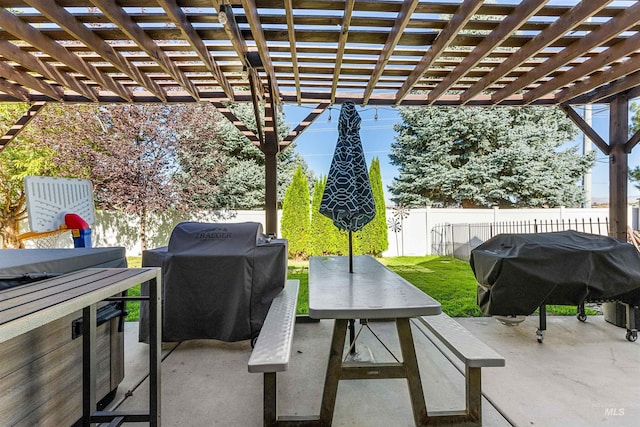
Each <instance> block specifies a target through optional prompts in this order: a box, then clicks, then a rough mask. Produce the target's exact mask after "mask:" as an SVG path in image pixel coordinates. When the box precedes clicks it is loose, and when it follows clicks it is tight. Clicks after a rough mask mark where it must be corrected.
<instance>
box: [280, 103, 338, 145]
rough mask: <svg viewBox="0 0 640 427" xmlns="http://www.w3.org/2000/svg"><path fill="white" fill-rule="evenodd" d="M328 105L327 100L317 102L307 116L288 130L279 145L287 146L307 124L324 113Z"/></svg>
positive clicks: (309, 124)
mask: <svg viewBox="0 0 640 427" xmlns="http://www.w3.org/2000/svg"><path fill="white" fill-rule="evenodd" d="M328 107H329V103H328V102H323V103H321V104H318V106H317V107H316V108H314V109H313V110H311V112H310V113H309V114H308V115H307V117H305V118H304V119H303V120H302V121H301V122H300V123H298V126H296V127H295V128H294V129H293V130H292V131H291V132H289V135H287V136H286V137H285V138H284V139H283V140H282V142H281V143H280V146H282V147H288V146H289V144H291V143H292V142H293V141H295V140H296V138H297V137H299V136H300V135H301V134H302V132H304V131H305V130H306V129H307V128H308V127H309V126H311V124H312V123H313V122H315V121H316V119H317V118H318V117H320V115H321V114H322V113H324V112H325V110H326V109H327V108H328Z"/></svg>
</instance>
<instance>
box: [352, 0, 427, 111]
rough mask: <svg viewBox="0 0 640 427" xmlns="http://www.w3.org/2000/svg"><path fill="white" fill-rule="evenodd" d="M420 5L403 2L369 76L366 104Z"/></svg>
mask: <svg viewBox="0 0 640 427" xmlns="http://www.w3.org/2000/svg"><path fill="white" fill-rule="evenodd" d="M417 6H418V0H405V1H404V2H403V3H402V8H401V9H400V12H398V17H397V18H396V21H395V23H394V24H393V28H391V31H390V32H389V36H388V37H387V41H386V43H385V44H384V47H383V48H382V52H381V53H380V56H379V57H378V61H377V62H376V65H375V67H374V68H373V72H372V73H371V77H370V78H369V83H368V84H367V88H366V89H365V90H364V95H363V97H362V98H363V99H364V104H365V105H366V104H367V102H369V98H370V97H371V93H373V90H374V89H375V87H376V86H377V84H378V81H379V80H380V77H381V76H382V73H383V72H384V70H385V68H386V66H387V63H388V62H389V58H391V55H392V54H393V51H394V49H395V48H396V45H397V44H398V42H399V41H400V37H401V36H402V33H403V32H404V30H405V28H407V25H408V24H409V21H410V20H411V15H412V14H413V11H414V10H415V9H416V7H417Z"/></svg>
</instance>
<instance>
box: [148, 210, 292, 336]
mask: <svg viewBox="0 0 640 427" xmlns="http://www.w3.org/2000/svg"><path fill="white" fill-rule="evenodd" d="M142 265H143V266H145V267H153V266H155V267H162V298H163V301H162V304H163V325H162V339H163V341H184V340H189V339H217V340H221V341H240V340H245V339H251V338H255V337H256V336H257V335H258V333H259V332H260V328H261V327H262V323H263V322H264V318H265V317H266V315H267V311H268V310H269V306H270V305H271V301H272V300H273V298H275V297H276V295H278V293H279V292H280V291H281V290H282V288H283V287H284V284H285V281H286V275H287V241H286V240H283V239H273V238H269V237H268V236H265V235H264V234H263V232H262V225H261V224H259V223H253V222H248V223H236V224H224V223H199V222H184V223H181V224H178V225H177V226H176V228H175V229H174V230H173V232H172V233H171V237H170V239H169V244H168V246H165V247H161V248H157V249H152V250H148V251H144V252H143V254H142ZM142 293H143V294H146V288H145V287H144V286H143V288H142ZM140 319H141V322H140V341H145V342H146V341H147V337H148V311H147V305H146V304H143V305H142V306H141V311H140Z"/></svg>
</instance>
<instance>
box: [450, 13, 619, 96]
mask: <svg viewBox="0 0 640 427" xmlns="http://www.w3.org/2000/svg"><path fill="white" fill-rule="evenodd" d="M609 3H611V0H583V1H582V2H580V3H579V4H578V5H576V6H575V7H574V8H573V9H571V10H568V11H567V12H565V13H564V14H563V15H561V16H560V17H559V18H558V19H557V20H556V21H554V22H553V23H552V24H551V25H549V26H548V27H547V28H545V29H544V30H543V31H541V32H540V33H539V34H538V35H537V36H535V37H534V38H533V39H532V40H531V41H529V42H527V44H525V45H524V46H522V47H521V48H520V49H518V50H517V51H516V52H514V53H513V54H512V55H510V56H509V57H508V58H506V59H505V60H504V61H502V62H501V63H500V65H498V66H497V67H495V68H493V69H492V70H491V71H489V73H487V74H486V75H485V76H484V77H482V78H481V79H480V80H478V81H477V82H476V83H475V84H474V85H473V86H471V87H470V88H469V89H467V90H466V91H464V92H463V93H462V95H460V103H462V104H466V103H467V102H469V100H470V99H472V98H473V97H474V96H476V95H477V94H479V93H480V92H482V91H483V90H485V89H486V88H488V87H489V86H490V85H491V84H493V83H495V82H496V81H498V80H499V79H500V78H502V77H504V76H505V75H507V74H508V73H509V72H511V71H512V70H514V69H515V68H517V67H519V66H520V65H522V64H523V63H524V62H526V61H527V60H528V59H530V58H531V57H533V56H535V55H536V54H538V53H539V52H540V51H541V50H543V49H544V48H545V46H548V45H549V44H550V43H553V42H555V41H556V40H558V39H559V38H560V37H562V36H563V35H564V34H566V33H567V32H568V31H571V30H572V29H574V28H575V27H576V26H578V25H580V24H581V23H582V22H583V21H584V20H585V19H588V18H589V17H591V16H593V15H594V14H595V13H597V12H599V11H600V10H602V9H603V8H604V7H605V6H606V5H607V4H609Z"/></svg>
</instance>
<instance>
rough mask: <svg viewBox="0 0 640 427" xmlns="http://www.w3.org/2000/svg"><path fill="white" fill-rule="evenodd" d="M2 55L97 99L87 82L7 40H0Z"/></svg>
mask: <svg viewBox="0 0 640 427" xmlns="http://www.w3.org/2000/svg"><path fill="white" fill-rule="evenodd" d="M0 55H2V56H3V57H5V58H7V59H9V60H11V61H13V62H16V63H18V64H20V65H22V66H23V67H24V68H26V69H29V70H31V71H34V72H36V73H38V74H40V75H42V76H43V77H45V78H47V79H49V80H53V81H56V82H59V83H60V84H61V85H64V86H66V87H67V88H69V89H71V90H72V91H74V92H77V93H79V94H80V95H83V96H86V97H87V98H89V99H91V100H92V101H97V100H98V97H97V96H96V93H95V92H94V91H93V90H92V89H91V88H90V87H89V86H87V85H86V84H84V83H82V82H80V81H78V80H77V79H76V78H75V77H73V76H72V75H70V74H67V73H65V72H62V71H60V70H58V69H57V68H55V67H52V66H51V65H49V64H48V63H46V62H43V61H41V60H40V59H39V58H37V57H35V56H33V55H31V54H30V53H27V52H25V51H23V50H22V49H20V48H19V47H18V46H16V45H14V44H13V43H10V42H8V41H6V40H0Z"/></svg>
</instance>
